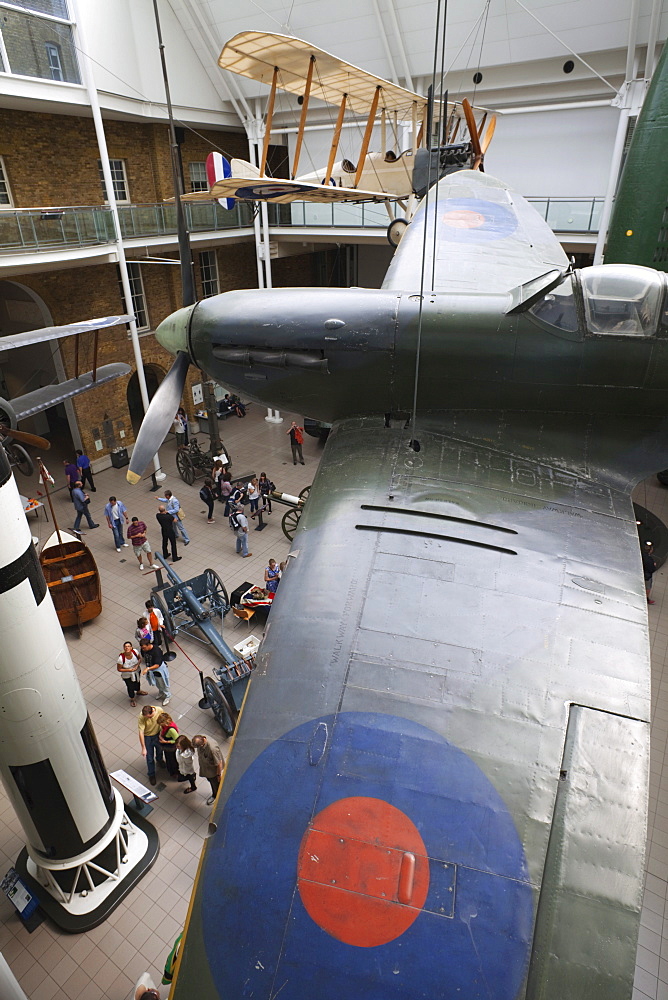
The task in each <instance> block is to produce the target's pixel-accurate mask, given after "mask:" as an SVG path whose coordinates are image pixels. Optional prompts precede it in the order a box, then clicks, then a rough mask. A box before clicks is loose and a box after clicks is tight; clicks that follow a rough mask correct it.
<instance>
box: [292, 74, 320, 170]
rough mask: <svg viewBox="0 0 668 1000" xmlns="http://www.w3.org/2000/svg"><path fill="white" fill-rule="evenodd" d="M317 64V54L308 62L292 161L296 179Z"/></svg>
mask: <svg viewBox="0 0 668 1000" xmlns="http://www.w3.org/2000/svg"><path fill="white" fill-rule="evenodd" d="M314 66H315V56H311V59H310V60H309V64H308V73H307V74H306V86H305V88H304V102H303V104H302V113H301V115H300V118H299V131H298V132H297V142H296V145H295V157H294V160H293V162H292V179H293V180H294V179H295V177H296V176H297V168H298V166H299V157H300V154H301V151H302V142H303V141H304V128H305V126H306V113H307V111H308V101H309V97H310V96H311V84H312V82H313V67H314Z"/></svg>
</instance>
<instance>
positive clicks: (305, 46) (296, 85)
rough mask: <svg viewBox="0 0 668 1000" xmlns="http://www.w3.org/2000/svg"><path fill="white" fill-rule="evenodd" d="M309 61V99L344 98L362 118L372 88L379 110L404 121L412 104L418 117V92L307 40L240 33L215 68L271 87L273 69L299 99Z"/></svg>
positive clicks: (421, 101)
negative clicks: (377, 94) (311, 67)
mask: <svg viewBox="0 0 668 1000" xmlns="http://www.w3.org/2000/svg"><path fill="white" fill-rule="evenodd" d="M312 57H313V58H314V59H315V71H314V73H313V81H312V84H311V96H312V97H314V98H317V99H318V100H321V101H324V102H325V103H326V104H336V105H338V104H340V103H341V99H342V97H343V95H344V94H346V96H347V103H348V107H349V108H350V110H351V111H352V112H353V113H355V114H360V115H366V114H368V112H369V108H370V107H371V104H372V102H373V98H374V94H375V92H376V89H377V88H378V87H380V88H382V97H381V100H380V107H384V108H385V110H386V111H389V112H393V113H394V112H395V111H396V112H397V115H398V116H399V118H401V117H402V116H404V117H405V118H408V119H409V120H410V118H411V115H412V114H413V108H414V106H416V107H417V114H418V116H421V115H422V114H423V113H424V110H425V108H426V106H427V99H426V98H425V97H423V96H421V95H420V94H415V93H413V92H412V91H410V90H405V89H404V88H403V87H399V86H397V85H396V84H394V83H390V82H389V81H387V80H383V79H382V77H379V76H374V75H373V73H367V72H366V71H365V70H363V69H360V68H359V67H358V66H353V65H352V64H351V63H347V62H344V61H343V60H342V59H339V58H337V56H333V55H331V54H330V53H329V52H325V51H323V50H322V49H318V48H316V47H315V46H313V45H311V43H310V42H305V41H303V40H302V39H301V38H291V37H290V36H289V35H278V34H271V33H268V32H265V31H242V32H240V33H239V34H238V35H235V36H234V38H231V39H230V40H229V42H227V43H226V45H225V47H224V49H223V51H222V52H221V54H220V58H219V59H218V65H219V66H220V67H221V68H222V69H228V70H230V72H232V73H236V74H237V75H238V76H245V77H248V78H249V79H250V80H255V81H257V82H258V83H266V84H268V85H269V84H271V82H272V78H273V74H274V68H275V67H277V68H278V86H279V87H280V89H281V90H284V91H286V92H287V93H289V94H297V95H299V96H302V95H303V92H304V85H305V81H306V79H307V76H308V70H309V64H310V62H311V58H312ZM453 107H454V105H453Z"/></svg>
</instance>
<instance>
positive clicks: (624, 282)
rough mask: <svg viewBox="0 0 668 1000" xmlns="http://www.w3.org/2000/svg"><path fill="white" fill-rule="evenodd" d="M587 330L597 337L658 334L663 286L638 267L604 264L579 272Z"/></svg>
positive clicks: (655, 275) (647, 269)
mask: <svg viewBox="0 0 668 1000" xmlns="http://www.w3.org/2000/svg"><path fill="white" fill-rule="evenodd" d="M580 280H581V282H582V292H583V295H584V306H585V318H586V324H587V330H588V331H589V333H594V334H599V335H600V334H608V335H610V334H612V335H613V336H622V337H651V336H652V334H654V333H655V332H656V327H657V323H658V319H659V309H660V306H661V299H662V298H663V282H662V281H661V277H660V276H659V275H658V274H657V273H656V271H652V270H650V269H649V268H648V267H639V266H637V265H636V264H605V265H604V266H600V265H598V266H594V267H585V268H583V269H582V271H581V272H580Z"/></svg>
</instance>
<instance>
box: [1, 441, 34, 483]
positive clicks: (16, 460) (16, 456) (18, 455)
mask: <svg viewBox="0 0 668 1000" xmlns="http://www.w3.org/2000/svg"><path fill="white" fill-rule="evenodd" d="M5 451H8V452H9V461H10V464H11V465H13V466H14V467H15V468H17V469H18V470H19V472H22V473H23V475H24V476H32V474H33V472H34V471H35V466H34V465H33V461H32V458H31V457H30V455H29V454H28V452H27V451H26V450H25V448H23V447H22V446H21V445H20V444H17V443H16V442H15V441H12V443H11V444H6V445H5Z"/></svg>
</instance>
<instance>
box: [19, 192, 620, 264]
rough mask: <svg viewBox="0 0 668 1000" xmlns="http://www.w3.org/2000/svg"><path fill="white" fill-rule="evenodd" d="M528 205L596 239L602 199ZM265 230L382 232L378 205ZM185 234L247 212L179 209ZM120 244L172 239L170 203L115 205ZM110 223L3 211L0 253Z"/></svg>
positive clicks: (243, 206) (343, 208) (83, 234)
mask: <svg viewBox="0 0 668 1000" xmlns="http://www.w3.org/2000/svg"><path fill="white" fill-rule="evenodd" d="M528 201H529V202H530V203H531V204H532V205H533V206H534V208H535V209H536V210H537V211H538V212H539V213H540V215H541V216H542V217H543V218H544V219H545V220H546V221H547V223H548V224H549V225H550V226H551V228H552V229H553V230H554V231H555V232H556V233H596V232H598V225H599V220H600V215H601V210H602V207H603V199H602V198H529V199H528ZM268 208H269V224H270V226H273V227H275V228H292V229H295V228H306V227H308V228H323V229H324V228H327V229H376V230H379V229H381V230H385V229H386V228H387V225H388V221H389V219H388V215H387V212H386V210H385V206H384V205H375V204H372V203H368V204H353V203H349V204H328V205H320V204H315V203H311V202H303V201H298V202H293V203H292V204H290V205H269V206H268ZM184 209H185V214H186V222H187V225H188V229H189V230H190V232H191V233H205V232H206V233H215V232H224V231H226V230H231V229H244V228H249V227H250V226H252V222H253V207H252V205H250V204H248V203H246V202H237V203H236V204H235V206H234V208H233V209H232V210H230V211H228V210H227V209H224V208H222V207H221V206H220V205H219V204H218V202H189V203H186V204H185V205H184ZM118 215H119V220H120V225H121V233H122V236H123V239H124V240H133V239H150V238H151V237H161V236H175V235H176V209H175V206H174V204H173V203H169V202H162V203H159V204H154V205H119V206H118ZM113 239H114V223H113V218H112V215H111V211H110V209H109V208H108V207H106V206H103V205H101V206H95V207H89V208H43V209H7V210H2V211H0V253H5V254H7V253H17V252H25V251H34V250H56V249H59V248H65V249H67V248H74V247H86V246H100V245H104V244H108V243H111V242H113Z"/></svg>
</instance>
